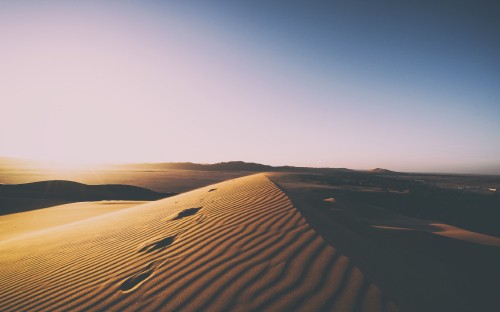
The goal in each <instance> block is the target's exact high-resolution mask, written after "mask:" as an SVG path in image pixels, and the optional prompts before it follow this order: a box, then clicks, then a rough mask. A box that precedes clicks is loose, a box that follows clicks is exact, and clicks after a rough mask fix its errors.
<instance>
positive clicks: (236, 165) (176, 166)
mask: <svg viewBox="0 0 500 312" xmlns="http://www.w3.org/2000/svg"><path fill="white" fill-rule="evenodd" d="M111 168H115V169H122V170H196V171H250V172H271V171H278V172H284V171H288V172H311V171H319V170H321V171H324V170H331V171H339V170H340V171H352V170H349V169H345V168H341V169H336V168H309V167H293V166H276V167H275V166H269V165H263V164H258V163H253V162H244V161H229V162H219V163H215V164H196V163H192V162H171V163H138V164H123V165H111Z"/></svg>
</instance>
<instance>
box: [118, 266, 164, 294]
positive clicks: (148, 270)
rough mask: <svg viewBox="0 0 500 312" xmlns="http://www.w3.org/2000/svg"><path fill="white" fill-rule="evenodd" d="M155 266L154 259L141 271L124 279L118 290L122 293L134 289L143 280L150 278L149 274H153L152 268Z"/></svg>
mask: <svg viewBox="0 0 500 312" xmlns="http://www.w3.org/2000/svg"><path fill="white" fill-rule="evenodd" d="M157 266H158V264H157V263H156V262H155V261H153V262H151V263H149V264H148V265H147V266H146V267H145V268H143V269H142V270H141V271H139V272H137V273H136V274H134V275H132V276H130V277H128V278H127V279H125V280H124V281H123V283H122V284H121V285H120V290H121V291H122V292H124V293H128V292H131V291H133V290H136V289H137V288H139V286H141V285H142V284H143V283H144V282H145V281H147V280H148V279H150V278H151V276H153V273H154V270H155V269H156V267H157Z"/></svg>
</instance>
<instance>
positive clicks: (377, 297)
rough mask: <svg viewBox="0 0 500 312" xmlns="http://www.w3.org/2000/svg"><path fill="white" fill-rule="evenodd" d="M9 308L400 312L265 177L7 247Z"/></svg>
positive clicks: (3, 294) (4, 301)
mask: <svg viewBox="0 0 500 312" xmlns="http://www.w3.org/2000/svg"><path fill="white" fill-rule="evenodd" d="M0 303H1V310H2V311H58V310H59V311H157V310H160V311H398V310H399V309H398V306H397V304H395V303H394V302H393V301H392V300H391V298H388V297H387V296H386V294H385V292H383V291H382V290H381V288H380V287H379V286H378V285H377V284H376V283H374V282H372V281H371V280H370V279H369V278H368V277H367V275H366V274H364V273H363V272H362V270H361V269H360V268H359V267H358V266H357V265H356V264H355V263H354V262H353V261H352V260H350V259H349V258H347V257H346V256H345V255H343V254H341V253H340V252H339V251H338V250H337V249H336V248H334V247H333V245H332V244H330V243H328V242H326V241H325V240H324V239H323V237H322V236H321V235H320V234H319V233H318V232H317V231H316V230H314V229H313V228H312V227H311V226H310V225H309V223H308V222H307V221H306V219H305V218H304V217H303V216H302V214H301V213H300V212H299V210H297V209H296V207H295V206H294V205H293V204H292V202H291V200H290V199H289V198H288V197H287V195H285V193H284V192H283V191H282V190H281V189H280V188H278V187H277V186H276V185H275V184H274V183H273V182H271V180H269V179H268V178H267V177H266V175H264V174H256V175H252V176H248V177H243V178H239V179H235V180H230V181H226V182H222V183H219V184H214V185H210V186H208V187H204V188H201V189H197V190H194V191H191V192H188V193H184V194H181V195H178V196H174V197H170V198H166V199H163V200H159V201H155V202H151V203H146V204H142V205H138V206H135V207H132V208H128V209H124V210H120V211H117V212H112V213H108V214H106V215H103V216H100V217H94V218H92V219H88V220H84V221H80V222H77V223H73V224H71V226H62V227H61V226H59V227H55V228H52V229H50V230H44V231H42V232H35V233H31V234H26V235H23V236H20V237H18V238H14V239H10V240H7V241H3V242H1V241H0Z"/></svg>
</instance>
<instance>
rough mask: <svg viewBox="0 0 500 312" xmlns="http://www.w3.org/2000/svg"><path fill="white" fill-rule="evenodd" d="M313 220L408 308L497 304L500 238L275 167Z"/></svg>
mask: <svg viewBox="0 0 500 312" xmlns="http://www.w3.org/2000/svg"><path fill="white" fill-rule="evenodd" d="M270 177H271V179H272V180H273V181H275V183H277V185H278V186H279V187H280V188H281V189H282V190H284V192H285V193H286V194H287V195H288V196H289V197H290V198H291V200H292V201H293V202H294V204H295V207H297V208H298V210H299V211H300V212H301V214H302V215H303V216H304V218H305V219H306V220H307V221H308V223H309V224H310V225H311V226H312V227H313V228H314V229H315V230H316V231H317V232H318V233H320V234H321V236H322V237H323V238H324V239H325V241H326V242H328V243H330V245H331V246H335V248H336V249H337V250H338V251H339V252H342V254H344V255H346V256H347V257H349V258H350V260H351V261H353V262H354V263H355V264H356V265H357V266H358V267H359V268H360V270H361V271H362V272H363V273H365V275H366V276H367V277H369V278H371V279H373V280H374V281H375V282H376V283H377V285H378V286H379V287H380V288H381V289H383V290H384V292H385V294H386V295H388V296H389V297H390V298H392V299H393V300H394V301H395V302H396V304H397V305H398V307H399V308H400V309H401V310H402V311H415V312H416V311H493V310H495V309H496V308H497V307H498V306H499V304H500V301H499V299H498V298H499V295H500V292H499V290H498V280H499V279H500V270H499V269H498V263H500V248H499V247H498V246H499V241H500V239H499V238H497V237H494V236H489V235H485V234H480V233H475V232H472V231H468V230H464V229H461V228H458V227H455V226H450V225H447V224H443V223H439V222H436V221H432V220H423V219H416V218H410V217H406V216H403V215H400V214H398V213H395V212H393V211H390V210H387V209H384V207H383V206H377V205H373V204H370V203H367V202H363V201H359V200H354V199H355V198H353V197H352V196H346V195H345V193H343V192H342V191H339V190H338V189H336V188H335V187H332V186H331V185H328V184H322V183H321V182H319V183H311V182H306V183H303V182H302V181H303V180H304V177H303V176H300V175H296V174H272V175H270Z"/></svg>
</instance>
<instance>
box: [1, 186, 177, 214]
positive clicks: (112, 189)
mask: <svg viewBox="0 0 500 312" xmlns="http://www.w3.org/2000/svg"><path fill="white" fill-rule="evenodd" d="M173 195H176V194H174V193H158V192H154V191H151V190H149V189H146V188H142V187H138V186H133V185H122V184H103V185H87V184H82V183H77V182H72V181H62V180H54V181H41V182H33V183H26V184H5V185H0V204H1V205H0V215H1V214H8V213H15V212H22V211H28V210H33V209H39V208H44V207H50V206H54V205H60V204H66V203H71V202H82V201H99V200H158V199H161V198H165V197H169V196H173Z"/></svg>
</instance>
